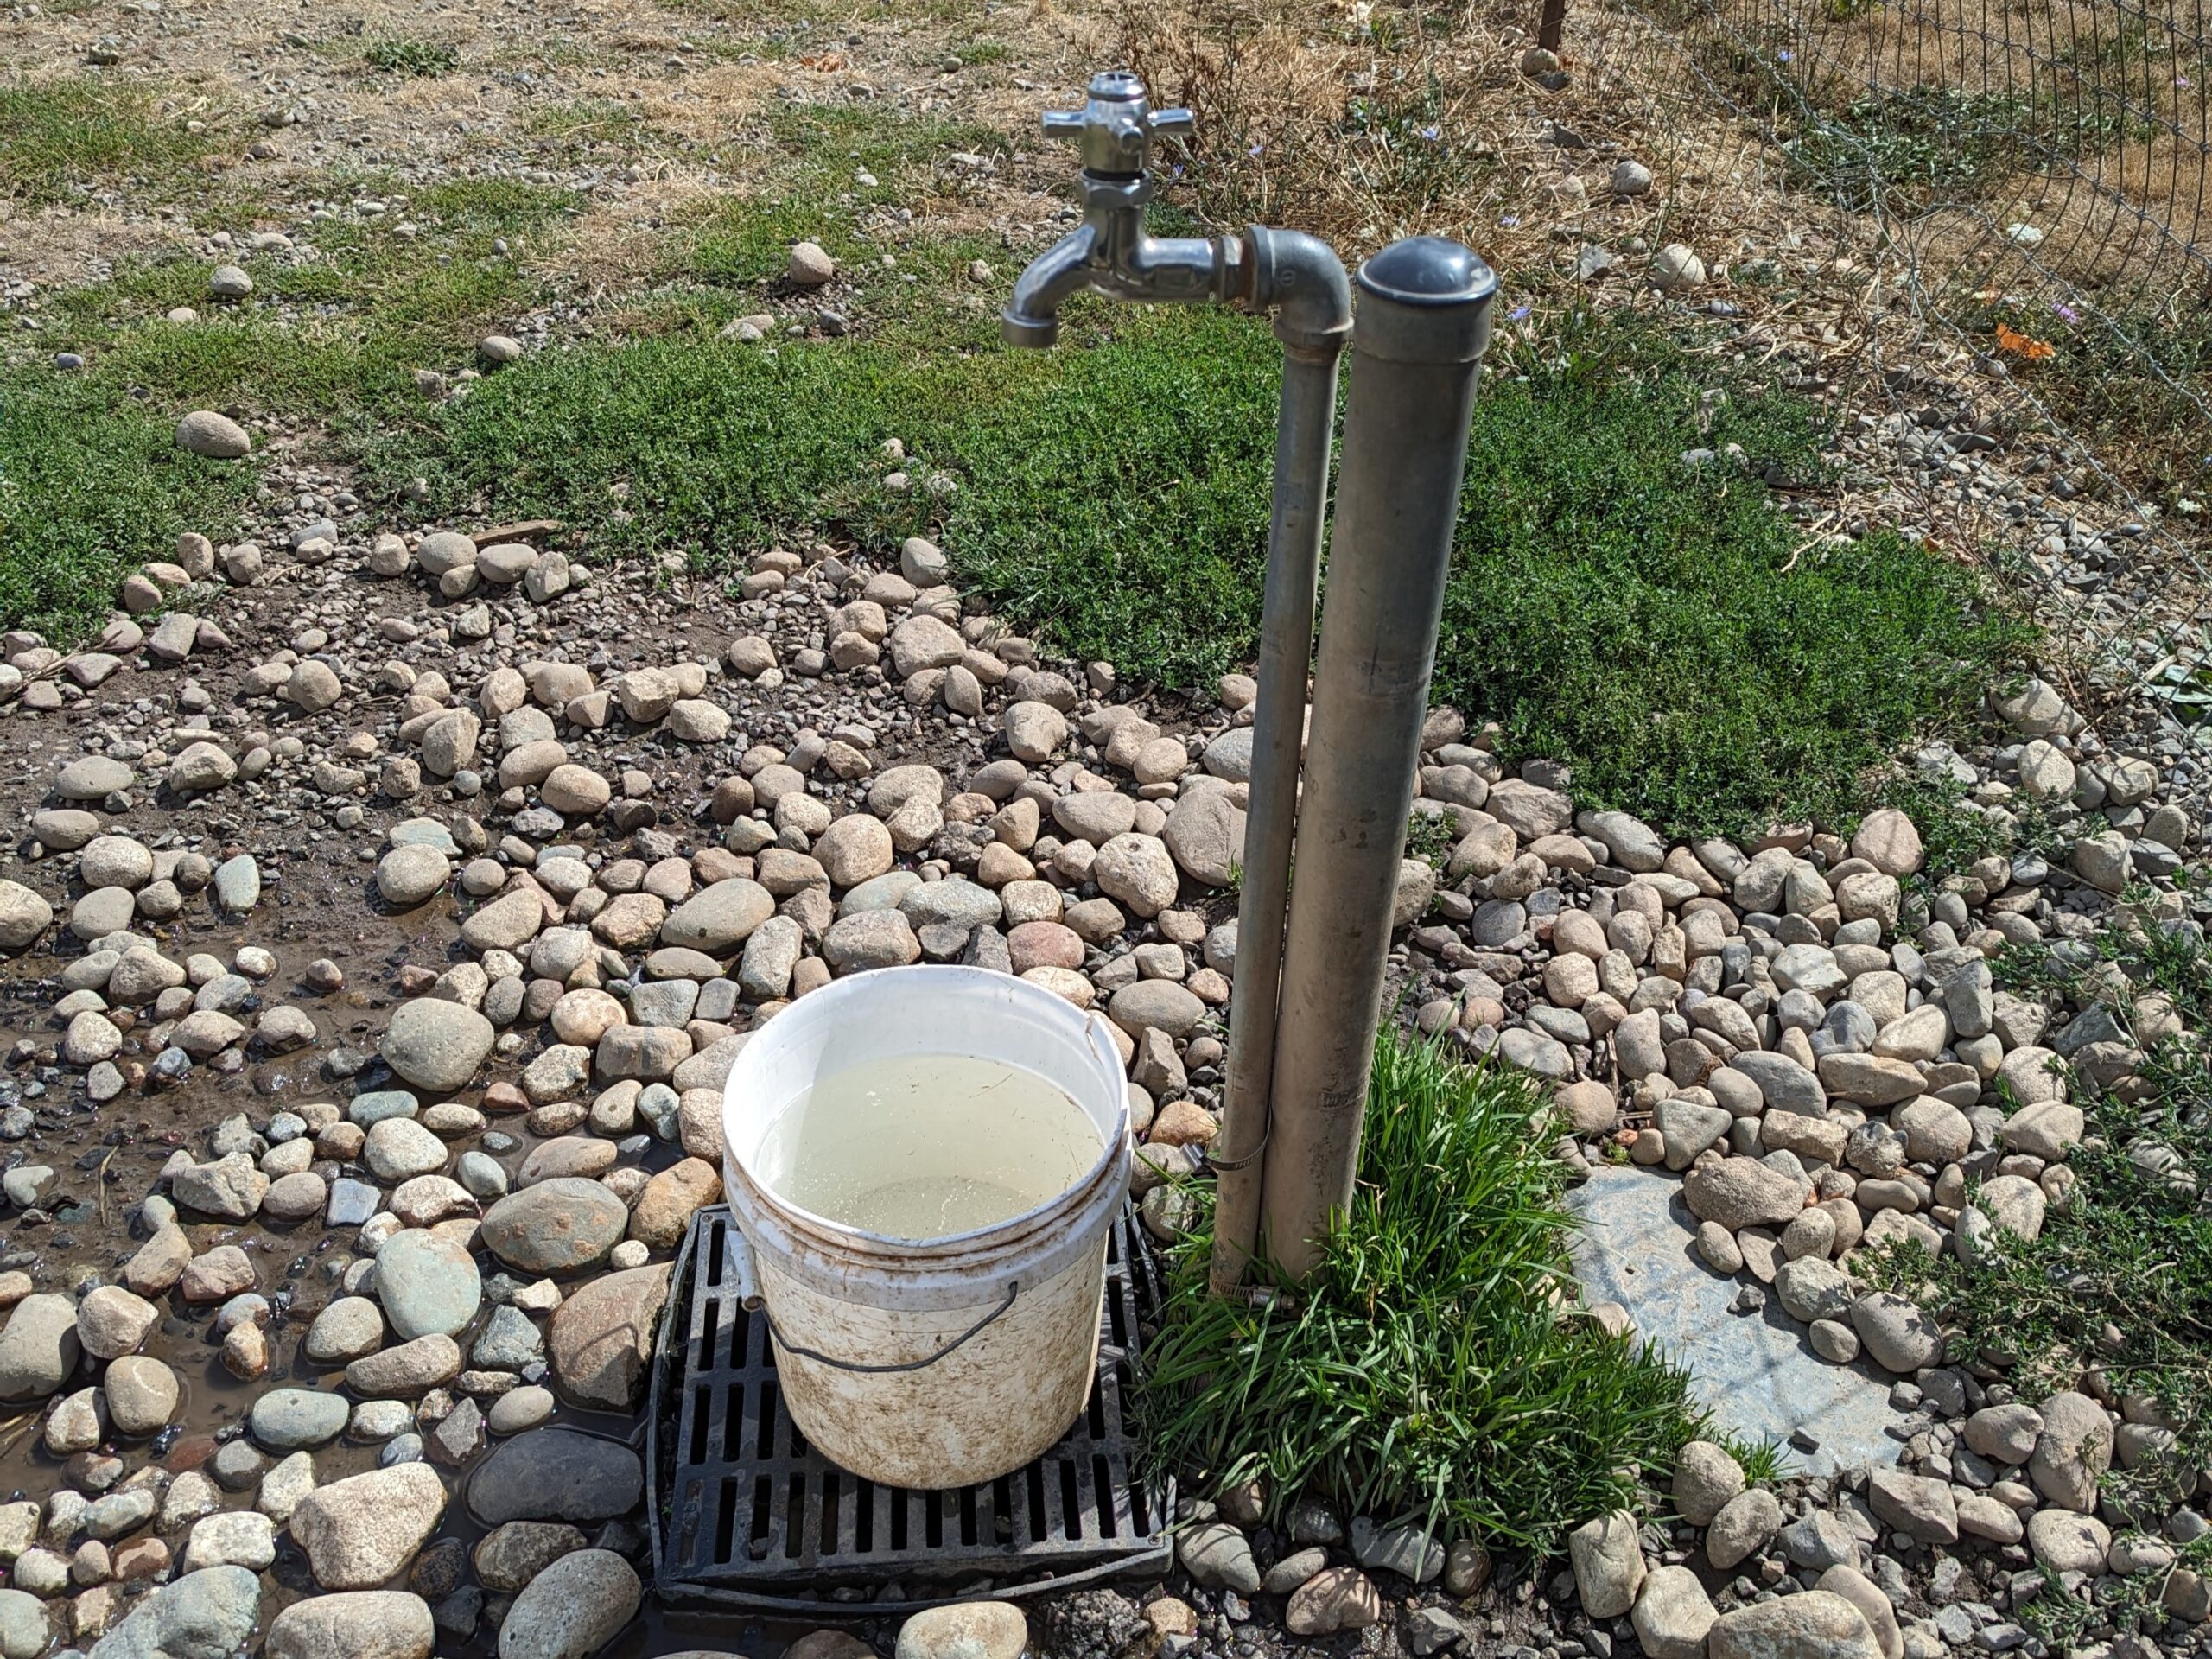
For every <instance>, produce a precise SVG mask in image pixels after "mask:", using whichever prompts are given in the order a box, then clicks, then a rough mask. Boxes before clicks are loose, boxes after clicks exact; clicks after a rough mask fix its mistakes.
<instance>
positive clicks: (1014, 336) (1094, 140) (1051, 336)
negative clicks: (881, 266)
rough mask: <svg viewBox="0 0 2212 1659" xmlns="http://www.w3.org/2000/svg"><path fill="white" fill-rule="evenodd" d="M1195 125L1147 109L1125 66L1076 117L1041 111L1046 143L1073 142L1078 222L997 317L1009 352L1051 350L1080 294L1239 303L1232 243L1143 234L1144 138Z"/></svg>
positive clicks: (1099, 82) (1147, 154)
mask: <svg viewBox="0 0 2212 1659" xmlns="http://www.w3.org/2000/svg"><path fill="white" fill-rule="evenodd" d="M1193 124H1194V123H1193V121H1192V116H1191V112H1190V111H1188V110H1155V109H1154V108H1153V107H1152V104H1151V100H1150V99H1148V98H1147V96H1146V93H1145V86H1144V82H1142V81H1141V80H1139V79H1137V78H1136V77H1135V75H1133V74H1131V73H1128V71H1127V70H1125V69H1109V70H1105V71H1103V72H1102V73H1098V74H1096V75H1093V76H1092V77H1091V78H1090V98H1089V101H1088V102H1086V103H1085V104H1084V106H1083V108H1081V109H1080V110H1048V111H1046V112H1045V120H1044V126H1045V134H1046V137H1051V138H1062V139H1065V140H1067V141H1069V142H1070V143H1073V144H1074V145H1075V147H1076V149H1077V153H1078V154H1079V155H1080V156H1082V158H1083V172H1082V174H1081V175H1080V176H1081V182H1082V189H1083V223H1082V224H1081V225H1079V226H1077V227H1076V228H1075V229H1074V230H1072V231H1071V232H1068V233H1067V235H1065V236H1064V237H1062V238H1060V239H1059V241H1058V242H1057V243H1056V244H1054V245H1052V247H1050V248H1048V249H1046V251H1044V252H1043V253H1041V254H1039V256H1038V257H1036V258H1034V259H1033V260H1031V261H1030V263H1029V267H1028V269H1027V270H1024V271H1023V272H1022V273H1021V277H1020V280H1019V281H1017V282H1016V283H1014V298H1013V300H1012V301H1011V302H1009V303H1008V304H1007V308H1006V309H1005V310H1004V311H1003V312H1002V313H1001V322H1000V329H1001V334H1003V335H1004V337H1005V340H1006V343H1007V345H1009V346H1050V345H1052V344H1053V343H1054V342H1055V341H1056V340H1058V338H1059V332H1060V317H1059V312H1060V303H1061V302H1062V301H1064V300H1065V299H1066V298H1067V297H1068V296H1069V295H1071V294H1075V293H1080V292H1082V291H1083V290H1084V289H1091V290H1093V291H1095V292H1097V293H1100V294H1104V295H1107V296H1109V297H1111V298H1114V299H1118V300H1139V301H1184V302H1188V301H1194V300H1233V299H1238V298H1241V297H1242V296H1243V294H1242V281H1241V277H1242V269H1241V268H1242V265H1243V253H1244V248H1243V243H1242V242H1241V241H1240V240H1239V239H1238V238H1236V237H1233V236H1222V237H1211V238H1209V237H1198V236H1178V237H1157V236H1152V235H1149V234H1147V232H1146V230H1145V227H1144V210H1145V204H1146V203H1147V202H1148V201H1150V200H1152V196H1153V188H1154V181H1153V176H1152V171H1151V166H1150V163H1151V160H1152V141H1153V140H1154V138H1155V137H1159V136H1160V135H1161V134H1163V133H1186V132H1188V131H1190V130H1191V129H1192V125H1193ZM1338 280H1339V282H1341V280H1342V277H1341V273H1340V274H1339V278H1338ZM1346 303H1347V305H1349V298H1347V302H1346Z"/></svg>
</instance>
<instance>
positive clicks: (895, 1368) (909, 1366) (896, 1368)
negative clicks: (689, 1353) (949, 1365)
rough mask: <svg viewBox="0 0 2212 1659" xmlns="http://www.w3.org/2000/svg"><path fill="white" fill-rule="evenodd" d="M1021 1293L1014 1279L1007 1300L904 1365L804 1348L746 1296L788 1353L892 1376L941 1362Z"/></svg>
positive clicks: (750, 1309)
mask: <svg viewBox="0 0 2212 1659" xmlns="http://www.w3.org/2000/svg"><path fill="white" fill-rule="evenodd" d="M1020 1294H1021V1281H1020V1280H1019V1279H1016V1280H1014V1281H1010V1282H1009V1283H1008V1284H1007V1287H1006V1300H1004V1301H1002V1302H1001V1303H1000V1304H999V1305H998V1306H996V1307H995V1308H993V1309H992V1310H991V1311H990V1312H989V1313H986V1314H984V1315H983V1317H982V1319H978V1320H976V1323H975V1324H973V1325H969V1327H968V1328H967V1329H966V1330H965V1331H963V1332H961V1333H960V1334H959V1335H958V1336H957V1337H955V1338H953V1339H952V1340H951V1341H950V1342H948V1343H946V1344H944V1347H942V1348H940V1349H938V1351H937V1352H935V1353H933V1354H931V1356H930V1357H928V1358H927V1359H910V1360H908V1361H906V1363H904V1364H903V1365H861V1364H858V1363H855V1362H854V1361H852V1360H849V1359H835V1358H832V1357H830V1356H829V1355H828V1354H825V1353H823V1352H822V1351H819V1350H818V1349H814V1348H802V1347H800V1346H798V1344H796V1343H793V1342H790V1341H787V1340H785V1337H784V1333H783V1332H780V1331H779V1330H777V1329H776V1321H775V1319H774V1318H773V1316H772V1315H771V1314H770V1313H769V1312H768V1310H767V1307H766V1305H765V1304H762V1303H760V1302H758V1301H757V1300H755V1299H754V1298H752V1297H747V1298H746V1310H747V1312H748V1313H759V1314H760V1317H761V1318H762V1319H766V1321H767V1323H768V1335H769V1336H770V1337H771V1338H773V1339H774V1341H775V1344H776V1345H777V1346H778V1347H779V1348H781V1349H782V1350H783V1351H785V1353H787V1354H792V1355H796V1356H797V1357H798V1358H800V1359H810V1360H813V1361H815V1362H816V1363H817V1364H822V1365H828V1366H829V1367H831V1368H833V1369H834V1370H840V1371H855V1372H857V1373H859V1374H860V1375H861V1376H893V1375H894V1374H896V1373H898V1372H900V1371H919V1370H927V1369H928V1368H929V1367H931V1366H932V1365H934V1364H936V1363H938V1361H939V1360H940V1359H943V1358H944V1357H945V1356H946V1355H947V1354H950V1352H952V1351H953V1350H954V1349H956V1348H957V1347H959V1346H960V1345H961V1344H963V1343H965V1342H966V1341H967V1340H968V1339H969V1338H971V1337H976V1336H980V1335H982V1331H983V1327H984V1326H986V1325H989V1324H991V1323H992V1322H993V1321H995V1320H996V1319H999V1318H1001V1316H1002V1315H1003V1314H1005V1313H1006V1312H1007V1310H1008V1309H1009V1308H1011V1307H1012V1306H1014V1298H1015V1297H1016V1296H1019V1295H1020Z"/></svg>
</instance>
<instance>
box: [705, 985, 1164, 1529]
mask: <svg viewBox="0 0 2212 1659" xmlns="http://www.w3.org/2000/svg"><path fill="white" fill-rule="evenodd" d="M941 1054H949V1055H958V1056H964V1057H970V1058H978V1059H986V1060H995V1061H998V1062H1000V1063H1001V1064H1004V1065H1012V1066H1019V1067H1020V1068H1022V1069H1024V1070H1026V1071H1033V1072H1035V1073H1037V1074H1038V1075H1039V1076H1040V1077H1045V1078H1046V1079H1047V1080H1048V1081H1050V1082H1051V1083H1052V1084H1055V1085H1057V1086H1058V1088H1059V1089H1060V1090H1063V1091H1064V1092H1065V1094H1066V1095H1067V1096H1069V1098H1070V1099H1071V1100H1073V1101H1074V1102H1075V1103H1076V1104H1077V1106H1079V1107H1081V1108H1082V1109H1083V1110H1084V1113H1085V1115H1087V1116H1089V1117H1090V1121H1091V1122H1092V1124H1093V1126H1094V1127H1096V1129H1097V1131H1098V1141H1099V1152H1098V1158H1097V1160H1096V1163H1094V1164H1093V1165H1092V1166H1090V1169H1089V1170H1088V1171H1087V1172H1086V1173H1084V1175H1083V1176H1082V1177H1081V1178H1080V1179H1077V1181H1076V1182H1075V1184H1074V1185H1071V1187H1069V1188H1068V1189H1067V1190H1066V1191H1065V1192H1062V1193H1060V1194H1059V1195H1058V1197H1057V1198H1052V1199H1049V1200H1047V1201H1046V1203H1044V1204H1041V1205H1039V1206H1037V1207H1036V1208H1035V1209H1033V1210H1030V1211H1025V1212H1024V1213H1023V1214H1021V1215H1019V1216H1015V1217H1012V1218H1011V1219H1009V1220H1007V1221H1002V1222H998V1223H995V1224H993V1225H991V1226H988V1227H984V1228H982V1229H979V1230H976V1231H974V1232H970V1233H963V1234H958V1235H956V1236H952V1237H949V1238H938V1239H928V1240H923V1241H919V1242H917V1241H913V1240H907V1239H896V1238H887V1237H884V1236H881V1235H880V1234H875V1233H870V1232H865V1231H862V1230H860V1229H857V1228H854V1227H849V1226H846V1225H843V1224H840V1223H838V1222H834V1221H830V1220H829V1219H827V1218H825V1217H821V1216H817V1215H814V1214H811V1213H810V1212H809V1211H805V1210H804V1209H801V1208H799V1207H798V1205H795V1204H793V1203H791V1201H789V1200H788V1199H786V1198H782V1197H780V1196H779V1193H778V1191H777V1183H778V1180H779V1178H782V1177H785V1176H786V1175H788V1173H789V1172H788V1171H786V1170H782V1169H779V1168H776V1167H774V1166H773V1160H774V1158H775V1156H776V1155H777V1154H776V1153H775V1151H774V1149H773V1148H772V1147H770V1146H769V1145H768V1136H767V1132H768V1130H769V1128H771V1126H772V1125H773V1124H774V1122H775V1121H776V1118H777V1116H779V1114H780V1113H781V1112H782V1111H783V1110H784V1109H785V1107H786V1106H789V1105H790V1104H791V1103H792V1102H793V1101H795V1100H797V1099H798V1097H799V1096H801V1095H803V1094H804V1093H805V1092H806V1091H807V1090H810V1089H811V1088H813V1087H814V1086H815V1084H817V1082H819V1081H820V1080H822V1079H823V1078H825V1077H830V1076H833V1075H835V1074H836V1073H837V1072H840V1071H846V1070H848V1069H849V1068H850V1067H853V1066H856V1065H866V1064H868V1063H869V1062H871V1061H876V1060H883V1059H893V1058H901V1057H904V1056H908V1055H941ZM1128 1120H1129V1107H1128V1085H1127V1082H1126V1078H1125V1074H1124V1072H1123V1071H1122V1059H1121V1054H1120V1052H1119V1051H1118V1050H1117V1049H1116V1047H1115V1045H1114V1040H1113V1036H1112V1033H1110V1032H1109V1031H1108V1030H1107V1029H1106V1028H1105V1022H1104V1019H1103V1016H1102V1015H1098V1014H1084V1012H1083V1011H1082V1010H1080V1009H1078V1008H1077V1007H1075V1006H1074V1005H1073V1004H1072V1003H1070V1002H1068V1001H1066V1000H1065V999H1064V998H1062V997H1058V996H1056V995H1053V994H1052V992H1050V991H1047V990H1045V989H1043V988H1041V987H1039V986H1036V985H1032V984H1030V983H1028V982H1026V981H1024V980H1020V979H1016V978H1014V977H1013V976H1011V975H1007V974H1000V973H993V972H990V971H989V970H988V969H980V968H939V967H915V968H887V969H879V970H877V971H875V972H873V973H865V974H855V975H854V976H851V977H850V978H848V979H841V980H837V981H836V982H833V983H831V984H829V985H827V986H824V987H823V988H822V989H820V990H818V991H814V992H811V993H810V994H809V995H806V996H804V997H802V998H800V999H799V1000H798V1001H796V1002H794V1003H792V1004H791V1007H788V1008H786V1009H785V1010H784V1011H783V1012H782V1013H781V1014H778V1015H777V1016H776V1017H775V1018H774V1019H772V1020H770V1021H769V1022H768V1023H767V1024H766V1025H765V1026H763V1027H761V1028H760V1031H759V1032H758V1033H755V1034H754V1036H753V1040H752V1041H751V1042H749V1043H747V1045H746V1046H745V1050H744V1052H742V1053H741V1055H739V1057H738V1060H737V1064H736V1065H734V1067H733V1068H732V1069H731V1071H730V1074H729V1080H728V1083H727V1084H725V1085H724V1087H723V1093H722V1136H723V1144H724V1146H725V1147H726V1148H727V1150H726V1152H725V1154H724V1158H723V1170H722V1179H723V1183H724V1185H725V1186H726V1187H727V1188H728V1195H729V1205H730V1212H731V1214H732V1216H733V1217H734V1218H735V1220H736V1222H737V1225H738V1229H739V1230H740V1231H741V1233H742V1234H743V1235H744V1238H745V1242H746V1243H747V1245H748V1246H749V1247H750V1249H751V1252H752V1258H753V1274H754V1279H755V1284H756V1286H757V1290H758V1294H759V1295H760V1300H761V1301H762V1303H763V1305H764V1306H765V1307H766V1313H767V1314H768V1318H769V1319H770V1321H771V1324H772V1328H773V1330H774V1333H775V1338H776V1344H777V1349H776V1372H777V1377H778V1380H779V1383H780V1384H781V1386H782V1389H783V1390H784V1398H785V1403H786V1404H787V1405H788V1406H789V1407H790V1408H791V1418H792V1420H793V1421H795V1422H796V1423H797V1424H798V1427H799V1428H800V1430H801V1431H802V1432H803V1433H804V1434H805V1435H806V1438H807V1440H809V1442H810V1443H811V1444H812V1445H813V1446H815V1447H817V1449H818V1450H819V1451H821V1452H822V1453H823V1455H824V1456H825V1457H827V1458H829V1459H830V1461H832V1462H833V1463H836V1465H838V1466H839V1467H841V1468H843V1469H846V1470H849V1471H851V1472H853V1473H854V1474H856V1475H860V1476H862V1477H864V1478H867V1479H868V1480H872V1481H875V1482H877V1483H879V1484H886V1485H892V1486H905V1487H913V1488H918V1489H922V1490H936V1489H941V1488H944V1487H952V1486H965V1485H969V1484H974V1483H975V1482H977V1481H983V1480H992V1479H995V1478H997V1477H998V1476H1000V1475H1002V1474H1005V1473H1007V1472H1008V1471H1011V1470H1014V1469H1019V1468H1020V1467H1021V1466H1022V1465H1024V1464H1026V1463H1027V1462H1029V1461H1030V1460H1031V1459H1033V1458H1036V1457H1037V1456H1039V1454H1040V1453H1042V1452H1045V1451H1046V1449H1047V1448H1048V1447H1050V1446H1052V1443H1053V1442H1054V1441H1055V1440H1058V1439H1059V1437H1060V1436H1061V1435H1062V1434H1063V1433H1065V1432H1066V1430H1067V1427H1068V1425H1069V1424H1070V1423H1071V1422H1073V1421H1075V1418H1076V1414H1077V1413H1078V1412H1080V1411H1081V1410H1082V1409H1083V1407H1084V1402H1085V1400H1086V1399H1088V1397H1089V1395H1090V1384H1091V1378H1092V1375H1093V1373H1094V1371H1095V1370H1096V1365H1097V1358H1098V1316H1099V1302H1100V1298H1101V1296H1102V1295H1103V1292H1104V1289H1105V1271H1106V1235H1107V1232H1108V1230H1109V1229H1110V1228H1111V1227H1112V1225H1113V1223H1114V1219H1115V1217H1116V1216H1117V1215H1118V1214H1119V1213H1120V1211H1121V1209H1122V1204H1123V1202H1124V1200H1125V1198H1126V1195H1127V1193H1128V1181H1129V1162H1130V1157H1131V1149H1130V1139H1129V1121H1128ZM789 1139H790V1138H789V1137H778V1144H779V1145H787V1144H789ZM893 1367H896V1368H904V1369H887V1368H893Z"/></svg>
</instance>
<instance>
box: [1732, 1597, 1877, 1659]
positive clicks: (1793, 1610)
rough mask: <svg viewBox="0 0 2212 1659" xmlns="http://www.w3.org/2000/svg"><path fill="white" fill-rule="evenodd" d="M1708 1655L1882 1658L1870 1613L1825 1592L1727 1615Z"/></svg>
mask: <svg viewBox="0 0 2212 1659" xmlns="http://www.w3.org/2000/svg"><path fill="white" fill-rule="evenodd" d="M1706 1651H1707V1654H1708V1655H1709V1656H1711V1659H1882V1649H1881V1645H1880V1644H1879V1643H1877V1642H1876V1641H1875V1640H1874V1632H1873V1631H1872V1630H1870V1629H1868V1628H1867V1624H1866V1615H1865V1614H1863V1613H1861V1612H1860V1611H1859V1609H1858V1608H1856V1607H1854V1606H1853V1605H1852V1604H1851V1603H1850V1602H1848V1601H1847V1600H1845V1599H1844V1598H1842V1597H1841V1596H1839V1595H1836V1594H1834V1592H1830V1591H1826V1590H1808V1591H1806V1592H1803V1593H1802V1594H1801V1595H1795V1596H1785V1597H1783V1598H1782V1599H1780V1600H1778V1601H1764V1602H1755V1603H1753V1604H1752V1605H1751V1606H1749V1607H1738V1608H1737V1609H1736V1610H1735V1611H1732V1612H1727V1613H1723V1614H1722V1615H1721V1616H1720V1617H1719V1618H1717V1619H1715V1620H1714V1621H1713V1629H1712V1630H1711V1631H1710V1632H1709V1633H1708V1635H1707V1637H1706Z"/></svg>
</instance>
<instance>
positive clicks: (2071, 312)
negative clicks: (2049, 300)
mask: <svg viewBox="0 0 2212 1659" xmlns="http://www.w3.org/2000/svg"><path fill="white" fill-rule="evenodd" d="M2051 309H2052V310H2053V311H2056V313H2057V314H2058V315H2060V316H2062V317H2063V318H2064V319H2065V320H2066V321H2069V322H2079V321H2082V314H2081V313H2080V312H2079V311H2076V310H2075V308H2073V307H2072V306H2070V305H2054V306H2052V307H2051Z"/></svg>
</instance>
